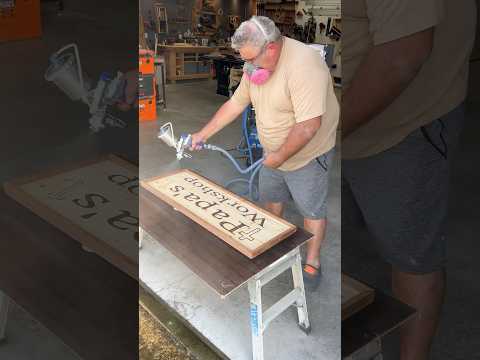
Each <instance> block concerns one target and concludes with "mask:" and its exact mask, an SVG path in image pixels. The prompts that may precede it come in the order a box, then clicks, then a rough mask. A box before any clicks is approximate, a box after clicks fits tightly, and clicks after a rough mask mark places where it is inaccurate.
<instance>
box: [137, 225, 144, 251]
mask: <svg viewBox="0 0 480 360" xmlns="http://www.w3.org/2000/svg"><path fill="white" fill-rule="evenodd" d="M144 236H145V232H144V231H143V229H142V227H141V226H139V227H138V248H139V249H141V248H142V240H143V237H144Z"/></svg>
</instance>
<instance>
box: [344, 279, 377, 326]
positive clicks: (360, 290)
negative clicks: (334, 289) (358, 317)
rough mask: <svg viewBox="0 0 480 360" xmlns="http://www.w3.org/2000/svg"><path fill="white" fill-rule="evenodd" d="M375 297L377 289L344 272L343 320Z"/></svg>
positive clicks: (368, 303)
mask: <svg viewBox="0 0 480 360" xmlns="http://www.w3.org/2000/svg"><path fill="white" fill-rule="evenodd" d="M374 299H375V291H374V290H373V289H372V288H370V287H368V286H367V285H364V284H362V283H361V282H359V281H357V280H355V279H352V278H351V277H349V276H347V275H344V274H342V321H343V320H345V319H347V318H349V317H350V316H352V315H353V314H356V313H357V312H359V311H360V310H362V309H363V308H365V307H366V306H367V305H370V304H371V303H372V302H373V300H374Z"/></svg>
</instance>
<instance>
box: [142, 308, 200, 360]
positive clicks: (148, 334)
mask: <svg viewBox="0 0 480 360" xmlns="http://www.w3.org/2000/svg"><path fill="white" fill-rule="evenodd" d="M138 315H139V319H140V330H139V331H140V334H139V355H140V360H195V359H194V357H193V356H191V355H189V354H188V350H187V349H186V348H185V347H184V346H183V345H181V344H179V343H178V342H176V341H175V340H174V339H173V338H172V336H171V335H170V334H169V333H168V332H167V330H165V328H164V327H163V326H162V325H160V324H159V323H158V321H157V320H155V319H154V318H153V317H152V316H151V315H150V314H149V313H148V312H147V311H145V310H144V309H143V308H142V307H141V306H140V310H139V314H138Z"/></svg>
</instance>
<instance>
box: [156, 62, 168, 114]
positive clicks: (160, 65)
mask: <svg viewBox="0 0 480 360" xmlns="http://www.w3.org/2000/svg"><path fill="white" fill-rule="evenodd" d="M165 73H166V72H165V61H164V60H161V59H159V58H158V57H156V58H155V80H156V83H157V93H158V94H160V89H161V90H162V91H161V92H162V96H161V97H160V99H159V100H158V102H157V104H162V105H163V110H166V108H167V95H166V94H165ZM160 78H161V81H159V80H160Z"/></svg>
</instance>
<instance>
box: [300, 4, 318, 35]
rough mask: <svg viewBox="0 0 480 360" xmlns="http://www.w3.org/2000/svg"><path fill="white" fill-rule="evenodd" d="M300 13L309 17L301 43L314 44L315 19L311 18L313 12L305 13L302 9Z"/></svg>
mask: <svg viewBox="0 0 480 360" xmlns="http://www.w3.org/2000/svg"><path fill="white" fill-rule="evenodd" d="M302 11H303V12H304V13H305V15H309V16H310V17H309V18H308V20H307V22H306V23H305V27H304V31H303V42H306V43H313V42H315V36H316V33H317V22H316V21H315V18H314V17H313V11H312V10H310V11H308V12H307V11H305V9H302Z"/></svg>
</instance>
